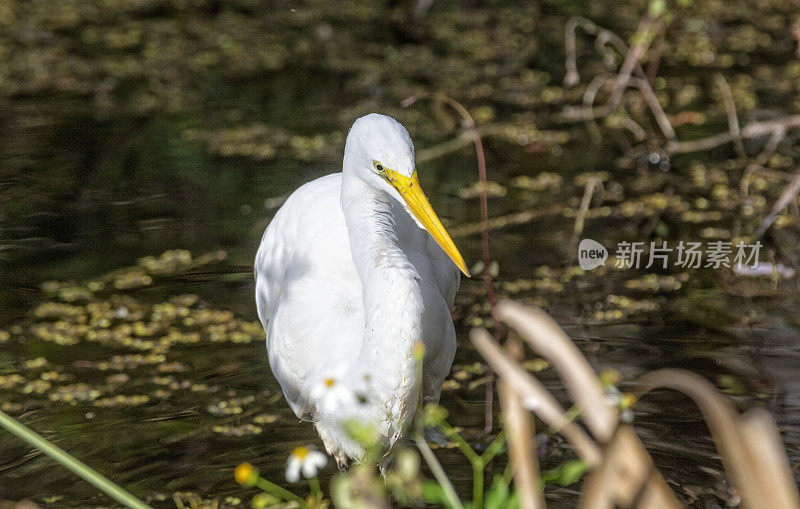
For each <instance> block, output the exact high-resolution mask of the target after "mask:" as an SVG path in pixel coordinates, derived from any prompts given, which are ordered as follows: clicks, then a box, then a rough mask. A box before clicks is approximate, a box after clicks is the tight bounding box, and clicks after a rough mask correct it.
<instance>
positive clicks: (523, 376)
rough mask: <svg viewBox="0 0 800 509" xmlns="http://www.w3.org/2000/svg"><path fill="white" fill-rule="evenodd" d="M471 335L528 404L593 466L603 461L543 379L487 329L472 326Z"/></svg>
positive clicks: (491, 364) (490, 361)
mask: <svg viewBox="0 0 800 509" xmlns="http://www.w3.org/2000/svg"><path fill="white" fill-rule="evenodd" d="M469 337H470V340H471V341H472V344H473V345H475V348H476V349H477V350H478V351H479V352H480V353H481V355H483V358H484V359H486V362H488V363H489V366H491V368H492V369H493V370H494V371H495V372H496V373H497V374H498V375H500V377H501V378H503V379H504V380H505V381H506V382H507V383H508V384H509V386H511V387H512V388H513V389H514V391H515V392H516V393H517V394H518V395H519V397H520V398H522V400H523V402H525V406H528V407H530V406H532V407H533V411H534V412H535V413H536V415H538V416H539V418H540V419H542V421H544V422H545V423H546V424H547V425H548V426H550V427H552V428H555V429H557V430H558V432H559V433H560V434H561V435H563V436H564V437H565V438H566V439H567V441H569V443H570V444H572V446H573V447H574V448H575V452H576V453H577V454H578V456H579V457H580V458H581V459H582V460H583V461H585V462H587V463H588V464H589V465H591V466H594V465H598V464H599V463H600V458H601V454H600V448H599V447H597V445H596V444H595V443H594V442H593V441H592V439H591V438H589V436H588V435H586V433H584V431H583V430H582V429H581V428H580V427H579V426H578V425H577V424H575V423H574V422H572V421H571V420H570V419H569V418H568V417H567V416H566V413H565V412H564V409H563V408H562V407H561V405H560V404H559V403H558V401H556V399H555V398H554V397H553V396H552V395H551V394H550V392H549V391H548V390H547V389H546V388H545V387H544V386H543V385H542V384H541V382H539V381H538V380H536V379H535V378H534V377H532V376H531V375H530V374H528V372H526V371H525V370H524V369H522V367H521V366H520V365H519V364H518V363H517V362H516V360H514V359H513V358H512V357H511V356H510V355H509V354H508V353H506V352H505V351H504V350H503V348H502V347H501V346H500V345H499V344H498V343H497V341H495V340H494V339H493V338H492V336H491V335H490V334H489V333H488V332H487V331H486V330H485V329H472V331H471V332H470V335H469ZM528 403H530V405H528Z"/></svg>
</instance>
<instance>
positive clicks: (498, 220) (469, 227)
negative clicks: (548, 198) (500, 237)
mask: <svg viewBox="0 0 800 509" xmlns="http://www.w3.org/2000/svg"><path fill="white" fill-rule="evenodd" d="M564 210H565V208H564V207H563V206H561V205H556V206H553V207H547V208H542V209H532V210H524V211H522V212H515V213H513V214H506V215H503V216H497V217H493V218H491V219H489V221H488V224H487V227H488V228H489V229H490V230H496V229H498V228H505V227H506V226H513V225H518V224H525V223H530V222H531V221H536V220H537V219H541V218H543V217H550V216H556V215H559V214H562V213H563V212H564ZM482 230H483V225H482V224H481V223H472V224H465V225H462V226H457V227H455V228H453V229H451V230H450V235H451V236H453V237H466V236H468V235H474V234H476V233H479V232H481V231H482Z"/></svg>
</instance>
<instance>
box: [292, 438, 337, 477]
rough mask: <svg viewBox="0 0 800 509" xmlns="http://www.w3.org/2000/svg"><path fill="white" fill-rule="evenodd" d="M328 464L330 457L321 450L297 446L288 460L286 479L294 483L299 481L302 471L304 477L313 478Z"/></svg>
mask: <svg viewBox="0 0 800 509" xmlns="http://www.w3.org/2000/svg"><path fill="white" fill-rule="evenodd" d="M327 464H328V457H327V456H325V455H324V454H322V453H321V452H319V451H317V450H315V449H311V448H310V447H305V446H300V447H295V448H294V450H293V451H292V454H290V455H289V461H287V462H286V480H287V481H289V482H292V483H294V482H297V481H299V480H300V472H301V471H302V472H303V477H305V478H306V479H311V478H312V477H316V476H317V471H318V470H319V469H320V468H323V467H324V466H325V465H327Z"/></svg>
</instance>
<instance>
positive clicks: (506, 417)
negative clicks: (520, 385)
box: [497, 378, 545, 509]
mask: <svg viewBox="0 0 800 509" xmlns="http://www.w3.org/2000/svg"><path fill="white" fill-rule="evenodd" d="M497 393H498V395H499V396H500V408H502V409H503V426H504V428H505V430H506V436H507V437H508V457H509V461H510V462H511V464H512V465H513V466H514V483H515V484H516V486H517V493H519V503H520V507H521V508H522V509H539V508H543V507H544V506H545V505H544V498H543V497H542V490H541V487H540V481H541V479H540V476H539V460H538V458H537V456H536V438H535V436H534V432H535V427H534V422H533V419H531V415H530V414H529V413H528V411H527V410H525V408H524V406H523V405H522V398H520V396H519V395H518V394H517V393H516V391H515V390H514V388H513V387H511V385H509V383H508V382H507V381H506V380H504V379H502V378H501V379H499V380H498V381H497Z"/></svg>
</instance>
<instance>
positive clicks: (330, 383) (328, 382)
mask: <svg viewBox="0 0 800 509" xmlns="http://www.w3.org/2000/svg"><path fill="white" fill-rule="evenodd" d="M334 384H336V380H334V379H333V378H326V379H325V387H327V388H328V389H330V388H331V387H333V386H334Z"/></svg>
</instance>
